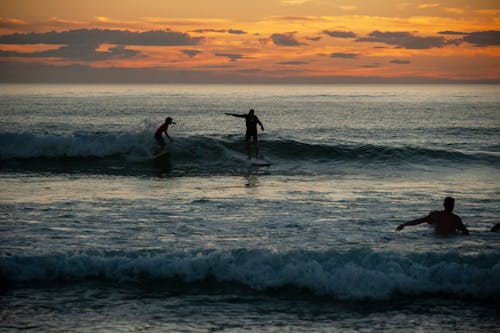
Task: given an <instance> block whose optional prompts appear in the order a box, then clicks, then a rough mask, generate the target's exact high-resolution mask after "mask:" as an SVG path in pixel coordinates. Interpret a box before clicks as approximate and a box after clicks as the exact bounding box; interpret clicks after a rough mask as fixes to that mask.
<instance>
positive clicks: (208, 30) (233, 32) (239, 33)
mask: <svg viewBox="0 0 500 333" xmlns="http://www.w3.org/2000/svg"><path fill="white" fill-rule="evenodd" d="M192 32H197V33H200V34H202V33H205V32H217V33H228V34H233V35H245V34H246V33H247V32H246V31H243V30H239V29H229V30H226V29H197V30H193V31H192Z"/></svg>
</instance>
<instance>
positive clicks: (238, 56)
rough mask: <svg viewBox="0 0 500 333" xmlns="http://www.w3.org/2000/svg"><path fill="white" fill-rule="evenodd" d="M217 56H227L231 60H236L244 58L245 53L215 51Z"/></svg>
mask: <svg viewBox="0 0 500 333" xmlns="http://www.w3.org/2000/svg"><path fill="white" fill-rule="evenodd" d="M215 56H216V57H226V58H229V60H230V61H236V60H239V59H243V55H241V54H237V53H219V52H217V53H215Z"/></svg>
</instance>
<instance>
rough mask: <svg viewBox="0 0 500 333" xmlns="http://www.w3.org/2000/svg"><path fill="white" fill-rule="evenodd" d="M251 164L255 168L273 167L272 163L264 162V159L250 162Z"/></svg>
mask: <svg viewBox="0 0 500 333" xmlns="http://www.w3.org/2000/svg"><path fill="white" fill-rule="evenodd" d="M250 163H251V164H252V165H253V166H259V167H268V166H271V165H272V163H271V162H269V161H267V160H264V159H260V158H259V159H256V160H250Z"/></svg>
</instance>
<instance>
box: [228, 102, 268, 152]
mask: <svg viewBox="0 0 500 333" xmlns="http://www.w3.org/2000/svg"><path fill="white" fill-rule="evenodd" d="M226 115H228V116H233V117H239V118H245V124H246V127H247V131H246V134H245V150H246V152H247V155H248V159H249V160H250V159H251V158H252V155H251V154H250V139H252V140H253V143H254V147H255V158H256V159H258V158H259V141H258V139H257V124H259V125H260V128H261V129H262V130H264V126H263V125H262V123H261V122H260V120H259V118H258V117H257V116H256V115H255V111H254V110H253V109H250V111H248V113H247V114H236V113H226Z"/></svg>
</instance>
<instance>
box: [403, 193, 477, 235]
mask: <svg viewBox="0 0 500 333" xmlns="http://www.w3.org/2000/svg"><path fill="white" fill-rule="evenodd" d="M443 206H444V210H443V211H434V212H431V213H429V215H427V216H425V217H422V218H420V219H416V220H413V221H409V222H406V223H403V224H401V225H399V226H398V227H397V228H396V231H401V230H403V228H404V227H407V226H409V225H417V224H421V223H424V222H427V223H430V224H433V225H434V233H435V234H436V235H451V234H454V233H455V232H456V231H457V230H460V231H461V232H462V233H463V234H464V235H468V234H469V230H467V228H466V227H465V225H464V224H463V222H462V219H461V218H460V217H459V216H458V215H455V214H453V208H454V206H455V199H453V198H451V197H447V198H445V199H444V203H443Z"/></svg>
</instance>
